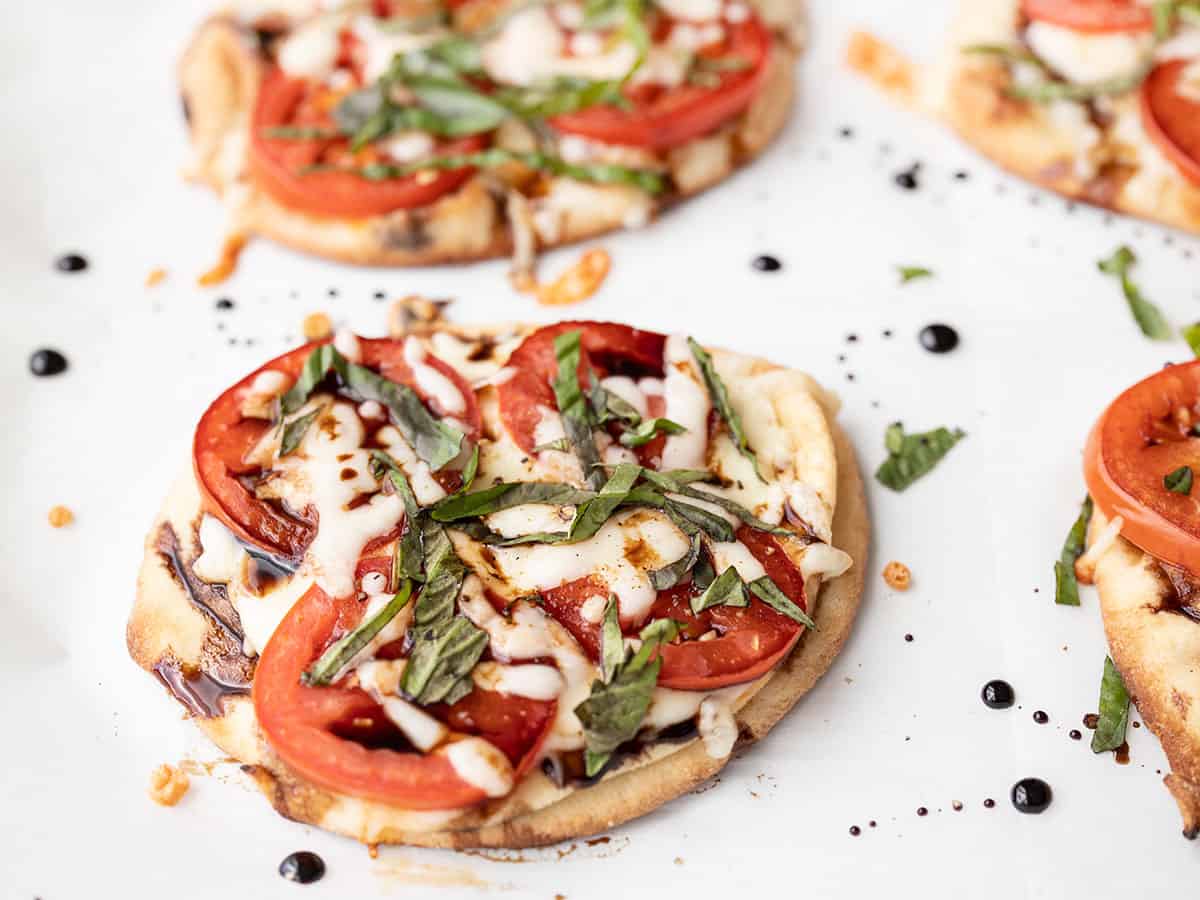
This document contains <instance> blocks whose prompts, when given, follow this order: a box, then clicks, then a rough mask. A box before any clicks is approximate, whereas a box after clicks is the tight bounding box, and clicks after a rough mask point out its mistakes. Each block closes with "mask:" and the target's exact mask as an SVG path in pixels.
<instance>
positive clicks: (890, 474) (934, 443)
mask: <svg viewBox="0 0 1200 900" xmlns="http://www.w3.org/2000/svg"><path fill="white" fill-rule="evenodd" d="M964 437H966V432H964V431H962V430H961V429H959V428H956V429H954V431H950V430H948V429H946V428H935V429H934V430H933V431H926V432H924V433H923V434H905V433H904V429H903V426H902V425H901V424H900V423H899V422H897V423H895V424H894V425H891V426H889V427H888V430H887V432H886V433H885V435H884V441H885V443H886V444H887V446H888V453H889V456H888V458H887V459H886V460H884V462H883V464H882V465H881V466H880V467H879V468H878V469H877V470H876V471H875V479H876V480H877V481H878V482H879V483H880V484H882V485H883V486H884V487H889V488H891V489H892V490H893V491H903V490H904V489H905V488H907V487H908V486H909V485H911V484H912V483H913V482H914V481H916V480H917V479H918V478H920V477H921V476H923V475H926V474H928V473H929V472H930V471H931V470H932V469H933V467H934V466H936V465H937V464H938V463H939V462H941V460H942V457H944V456H945V455H946V454H947V453H949V452H950V448H951V447H953V446H954V445H955V444H957V443H958V442H959V441H961V440H962V439H963V438H964ZM895 447H899V449H898V450H897V449H893V448H895Z"/></svg>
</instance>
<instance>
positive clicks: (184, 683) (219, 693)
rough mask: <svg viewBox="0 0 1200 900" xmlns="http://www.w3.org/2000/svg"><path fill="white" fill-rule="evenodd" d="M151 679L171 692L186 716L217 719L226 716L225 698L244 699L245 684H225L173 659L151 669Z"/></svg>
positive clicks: (200, 670)
mask: <svg viewBox="0 0 1200 900" xmlns="http://www.w3.org/2000/svg"><path fill="white" fill-rule="evenodd" d="M154 676H155V677H156V678H157V679H158V680H159V681H160V682H162V685H163V687H165V688H166V689H167V690H168V691H170V693H171V696H172V697H174V698H175V699H176V700H178V701H179V702H180V703H181V704H182V705H183V707H184V709H186V710H187V711H188V712H189V713H191V714H192V715H193V716H196V717H197V718H201V719H217V718H220V717H221V716H223V715H225V705H224V702H223V701H224V699H225V698H226V697H238V696H245V695H246V694H248V693H249V692H250V686H249V685H248V684H226V683H225V682H223V681H218V680H217V679H216V678H213V677H212V676H211V675H209V674H208V673H207V672H205V671H203V670H202V669H185V668H183V667H181V666H180V665H179V664H178V663H176V662H175V661H173V660H163V661H162V662H160V663H159V664H158V665H156V666H155V667H154Z"/></svg>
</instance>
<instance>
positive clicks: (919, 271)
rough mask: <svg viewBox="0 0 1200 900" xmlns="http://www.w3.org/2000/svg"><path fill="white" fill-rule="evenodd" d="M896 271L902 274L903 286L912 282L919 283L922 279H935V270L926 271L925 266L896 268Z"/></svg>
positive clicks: (901, 281)
mask: <svg viewBox="0 0 1200 900" xmlns="http://www.w3.org/2000/svg"><path fill="white" fill-rule="evenodd" d="M896 271H897V272H899V273H900V283H901V284H908V283H909V282H910V281H917V280H918V279H921V278H932V277H933V270H932V269H926V268H925V267H924V266H896Z"/></svg>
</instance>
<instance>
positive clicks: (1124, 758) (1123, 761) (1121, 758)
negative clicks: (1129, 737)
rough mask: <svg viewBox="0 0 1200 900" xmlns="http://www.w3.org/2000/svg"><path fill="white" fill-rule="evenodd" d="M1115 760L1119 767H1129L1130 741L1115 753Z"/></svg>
mask: <svg viewBox="0 0 1200 900" xmlns="http://www.w3.org/2000/svg"><path fill="white" fill-rule="evenodd" d="M1113 760H1114V761H1115V762H1116V764H1117V765H1118V766H1127V765H1129V741H1125V742H1124V743H1123V744H1121V746H1120V747H1118V748H1117V749H1116V750H1114V751H1113Z"/></svg>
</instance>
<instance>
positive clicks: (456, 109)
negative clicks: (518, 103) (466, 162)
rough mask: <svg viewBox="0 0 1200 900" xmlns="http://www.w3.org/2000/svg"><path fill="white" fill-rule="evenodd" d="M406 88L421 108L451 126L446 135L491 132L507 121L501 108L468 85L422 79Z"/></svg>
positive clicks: (505, 111)
mask: <svg viewBox="0 0 1200 900" xmlns="http://www.w3.org/2000/svg"><path fill="white" fill-rule="evenodd" d="M407 87H408V89H409V90H410V91H412V92H413V94H414V95H415V96H416V98H417V100H418V101H419V102H420V104H421V106H422V107H424V108H425V109H427V110H429V111H430V112H432V113H434V114H435V115H437V116H440V117H441V118H442V120H443V121H445V122H446V123H448V124H449V125H450V128H451V129H452V132H448V134H449V133H453V134H457V135H468V134H480V133H482V132H485V131H491V130H492V129H494V128H496V127H497V126H499V125H500V123H501V122H503V121H504V120H505V119H507V118H508V117H509V112H508V110H507V109H506V108H505V107H504V106H503V105H502V104H500V103H497V102H496V101H495V100H493V99H492V98H491V97H489V96H488V95H487V94H484V93H481V92H480V91H478V90H476V89H475V88H474V87H471V86H469V85H467V84H463V83H456V82H452V81H442V80H438V79H433V78H422V79H415V80H413V81H410V82H409V83H408V84H407ZM451 123H452V124H451Z"/></svg>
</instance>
